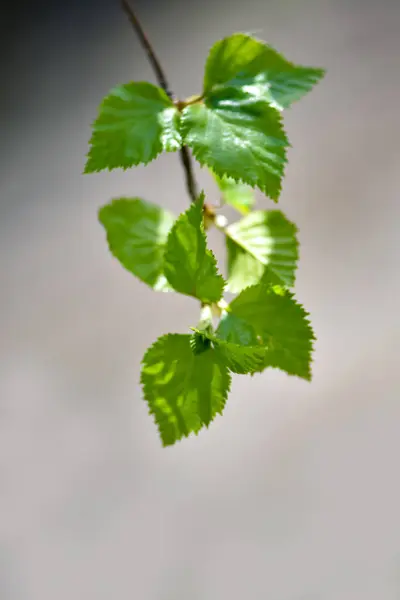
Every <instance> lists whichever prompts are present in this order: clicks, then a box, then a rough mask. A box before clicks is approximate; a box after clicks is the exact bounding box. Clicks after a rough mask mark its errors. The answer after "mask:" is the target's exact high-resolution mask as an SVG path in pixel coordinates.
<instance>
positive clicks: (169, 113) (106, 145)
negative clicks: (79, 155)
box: [84, 82, 182, 173]
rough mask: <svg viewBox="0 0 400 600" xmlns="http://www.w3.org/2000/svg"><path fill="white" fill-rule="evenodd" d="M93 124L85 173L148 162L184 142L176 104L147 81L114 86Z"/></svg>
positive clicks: (175, 148) (124, 167)
mask: <svg viewBox="0 0 400 600" xmlns="http://www.w3.org/2000/svg"><path fill="white" fill-rule="evenodd" d="M92 128H93V132H92V137H91V139H90V150H89V153H88V158H87V162H86V166H85V171H84V172H85V173H93V172H95V171H102V170H104V169H108V170H112V169H117V168H122V169H124V170H125V169H128V168H130V167H132V166H133V165H138V164H140V163H144V164H146V163H148V162H150V161H151V160H153V159H154V158H156V156H157V155H158V154H160V152H162V150H166V151H169V152H172V151H175V150H178V149H179V148H180V147H181V145H182V143H181V136H180V133H179V112H178V110H177V108H176V107H175V106H174V105H173V103H172V101H171V99H170V98H168V96H167V94H166V93H165V92H164V91H163V90H162V89H161V88H158V87H156V86H155V85H152V84H151V83H146V82H140V83H135V82H132V83H127V84H124V85H120V86H118V87H115V88H113V89H112V90H111V91H110V93H109V94H108V96H106V97H105V98H104V100H103V102H102V103H101V105H100V108H99V114H98V116H97V119H96V120H95V121H94V123H93V125H92Z"/></svg>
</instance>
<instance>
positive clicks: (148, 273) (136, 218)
mask: <svg viewBox="0 0 400 600" xmlns="http://www.w3.org/2000/svg"><path fill="white" fill-rule="evenodd" d="M99 220H100V223H101V224H102V225H103V227H104V229H105V230H106V233H107V241H108V245H109V248H110V252H111V254H113V256H114V257H115V258H117V259H118V260H119V261H120V263H121V264H122V265H123V266H124V267H125V269H127V270H128V271H130V272H131V273H133V275H136V277H138V278H139V279H141V280H142V281H143V282H144V283H147V285H149V286H150V287H152V288H153V289H155V290H157V291H168V290H170V289H171V288H170V286H169V285H168V282H167V280H166V279H165V277H164V274H163V267H164V251H165V245H166V242H167V237H168V233H169V231H170V229H171V227H172V225H173V223H174V217H173V216H172V215H171V214H170V213H169V212H167V211H166V210H164V209H162V208H161V207H160V206H157V205H155V204H151V203H150V202H146V201H145V200H141V199H140V198H117V199H115V200H112V201H111V202H110V203H109V204H106V205H105V206H103V207H102V208H101V209H100V210H99Z"/></svg>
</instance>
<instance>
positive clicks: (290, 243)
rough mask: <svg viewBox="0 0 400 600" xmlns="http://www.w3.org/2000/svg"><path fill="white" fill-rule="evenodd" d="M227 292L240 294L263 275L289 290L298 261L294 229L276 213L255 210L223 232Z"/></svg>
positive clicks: (292, 225)
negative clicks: (226, 259) (224, 238)
mask: <svg viewBox="0 0 400 600" xmlns="http://www.w3.org/2000/svg"><path fill="white" fill-rule="evenodd" d="M225 233H226V244H227V251H228V276H229V279H228V290H229V291H230V292H233V293H235V294H236V293H238V292H241V291H242V290H243V289H245V288H246V287H248V286H251V285H254V284H256V283H259V282H260V280H261V279H262V277H263V276H264V275H266V276H268V277H269V278H270V279H271V278H274V281H275V282H276V283H281V284H283V285H285V286H289V287H291V286H292V285H293V284H294V280H295V271H296V266H297V260H298V246H299V244H298V241H297V236H296V233H297V227H296V226H295V225H294V224H293V223H291V222H290V221H288V220H287V219H286V217H285V215H284V214H283V213H282V212H280V211H278V210H269V211H268V210H258V211H254V212H252V213H250V214H249V215H248V216H246V217H244V218H243V219H241V220H240V221H237V222H236V223H233V224H232V225H229V226H228V227H227V228H226V229H225Z"/></svg>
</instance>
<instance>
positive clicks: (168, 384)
mask: <svg viewBox="0 0 400 600" xmlns="http://www.w3.org/2000/svg"><path fill="white" fill-rule="evenodd" d="M190 339H191V336H190V335H180V334H170V335H165V336H163V337H161V338H159V339H158V340H157V341H156V342H155V344H153V346H151V347H150V348H149V349H148V350H147V352H146V354H145V355H144V357H143V366H142V375H141V382H142V385H143V392H144V397H145V399H146V401H147V403H148V405H149V410H150V413H151V414H153V415H154V418H155V421H156V424H157V426H158V429H159V432H160V436H161V440H162V443H163V445H164V446H169V445H172V444H174V443H175V442H176V441H177V440H179V439H181V438H182V437H184V436H188V435H189V434H190V433H192V432H194V433H197V432H198V431H199V430H200V429H201V427H203V426H204V425H205V426H208V425H209V423H210V422H211V421H212V420H213V418H214V417H215V415H216V414H217V413H222V411H223V408H224V406H225V402H226V399H227V396H228V392H229V388H230V382H231V378H230V375H229V372H228V369H227V368H226V366H225V365H224V364H223V363H222V362H221V360H220V358H219V356H218V355H217V354H216V353H215V351H214V350H212V349H211V348H210V349H209V350H206V351H204V352H201V353H198V354H194V353H193V352H192V349H191V345H190Z"/></svg>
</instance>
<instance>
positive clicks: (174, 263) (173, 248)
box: [164, 195, 225, 303]
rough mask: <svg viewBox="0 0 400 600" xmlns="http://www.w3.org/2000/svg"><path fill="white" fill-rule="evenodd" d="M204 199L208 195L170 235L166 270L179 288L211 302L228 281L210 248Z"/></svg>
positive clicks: (186, 214)
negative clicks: (207, 237) (224, 278)
mask: <svg viewBox="0 0 400 600" xmlns="http://www.w3.org/2000/svg"><path fill="white" fill-rule="evenodd" d="M203 203H204V195H202V196H201V197H200V198H199V199H198V201H197V202H195V203H193V204H192V205H191V206H190V208H189V209H188V210H187V211H186V212H185V213H183V214H182V215H181V216H180V217H179V218H178V219H177V220H176V221H175V224H174V226H173V227H172V229H171V231H170V233H169V236H168V241H167V247H166V251H165V263H164V273H165V276H166V278H167V280H168V281H169V283H170V285H171V286H172V287H173V288H174V289H175V290H176V291H177V292H180V293H181V294H186V295H188V296H194V297H195V298H198V299H199V300H201V302H204V303H211V302H218V300H220V299H221V296H222V292H223V289H224V285H225V282H224V280H223V278H222V276H221V275H220V274H219V273H218V270H217V261H216V260H215V257H214V255H213V253H212V252H211V250H208V248H207V243H206V234H205V232H204V226H203Z"/></svg>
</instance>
